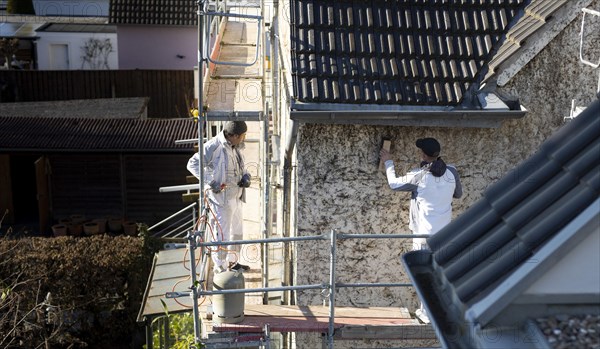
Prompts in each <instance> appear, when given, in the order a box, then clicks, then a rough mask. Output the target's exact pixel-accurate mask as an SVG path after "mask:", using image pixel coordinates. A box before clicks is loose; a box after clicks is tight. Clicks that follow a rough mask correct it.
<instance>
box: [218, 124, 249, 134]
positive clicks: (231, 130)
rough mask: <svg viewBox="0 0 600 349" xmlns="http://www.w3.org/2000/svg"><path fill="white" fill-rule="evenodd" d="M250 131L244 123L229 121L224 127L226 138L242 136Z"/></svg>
mask: <svg viewBox="0 0 600 349" xmlns="http://www.w3.org/2000/svg"><path fill="white" fill-rule="evenodd" d="M246 131H248V126H247V125H246V123H245V122H244V121H228V122H227V123H226V124H225V126H224V127H223V134H224V135H225V136H233V135H241V134H244V133H246Z"/></svg>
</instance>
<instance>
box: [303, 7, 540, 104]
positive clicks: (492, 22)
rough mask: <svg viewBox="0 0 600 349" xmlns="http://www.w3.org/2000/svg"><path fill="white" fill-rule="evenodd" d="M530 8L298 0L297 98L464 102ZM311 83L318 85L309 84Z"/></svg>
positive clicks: (428, 102) (423, 102) (374, 102)
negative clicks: (518, 17) (515, 22)
mask: <svg viewBox="0 0 600 349" xmlns="http://www.w3.org/2000/svg"><path fill="white" fill-rule="evenodd" d="M534 1H535V0H534ZM526 4H527V1H526V0H510V1H504V2H496V1H493V2H490V1H486V0H435V1H425V0H411V1H409V0H395V1H393V0H392V1H382V0H373V1H369V2H357V1H336V2H330V1H324V0H295V1H293V4H292V7H291V23H292V55H293V60H292V61H293V67H292V70H293V77H294V85H295V91H296V93H297V94H298V96H297V100H298V101H300V102H327V103H373V104H386V103H400V104H425V105H457V104H460V102H461V99H462V96H463V95H464V94H465V92H466V91H467V90H468V89H469V88H470V87H471V85H472V84H474V83H478V74H479V72H480V71H481V69H482V67H484V66H485V64H486V63H487V62H489V61H490V59H491V58H492V56H491V53H492V51H493V49H494V46H498V45H499V40H500V38H501V37H502V35H503V34H504V33H505V32H506V31H507V30H508V29H509V28H508V25H509V23H510V22H511V21H512V20H513V19H514V18H515V16H516V15H517V14H518V13H524V9H525V5H526ZM334 14H335V15H334ZM525 26H526V27H528V28H530V26H528V25H527V24H526V25H525ZM526 33H528V32H526ZM356 78H359V79H361V81H360V82H357V81H354V79H356ZM325 79H327V80H326V81H325ZM440 79H442V80H441V81H440ZM334 82H335V84H334ZM305 83H309V84H310V86H301V85H302V84H305ZM330 88H335V90H334V91H329V90H328V89H330Z"/></svg>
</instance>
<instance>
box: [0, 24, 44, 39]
mask: <svg viewBox="0 0 600 349" xmlns="http://www.w3.org/2000/svg"><path fill="white" fill-rule="evenodd" d="M39 26H41V24H40V23H30V22H2V23H0V38H19V39H35V38H36V37H37V34H36V33H35V31H36V29H37V28H38V27H39Z"/></svg>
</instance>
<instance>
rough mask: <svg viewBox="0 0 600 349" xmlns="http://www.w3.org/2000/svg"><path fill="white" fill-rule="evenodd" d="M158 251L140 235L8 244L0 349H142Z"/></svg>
mask: <svg viewBox="0 0 600 349" xmlns="http://www.w3.org/2000/svg"><path fill="white" fill-rule="evenodd" d="M153 253H154V251H153V250H152V249H151V248H150V247H149V244H148V240H146V239H145V238H140V237H128V236H116V237H112V236H108V235H96V236H92V237H84V238H75V237H70V236H67V237H58V238H41V237H33V238H19V239H13V240H10V239H0V291H1V292H2V293H1V298H0V348H36V347H41V348H67V347H69V348H73V349H74V348H117V349H118V348H138V347H141V344H142V343H143V340H144V334H143V330H144V329H143V327H142V326H140V325H139V324H136V317H137V313H138V311H139V309H140V305H141V301H142V297H143V293H144V288H145V286H146V283H147V278H148V275H149V271H150V267H151V261H152V256H153ZM48 295H50V296H49V297H48Z"/></svg>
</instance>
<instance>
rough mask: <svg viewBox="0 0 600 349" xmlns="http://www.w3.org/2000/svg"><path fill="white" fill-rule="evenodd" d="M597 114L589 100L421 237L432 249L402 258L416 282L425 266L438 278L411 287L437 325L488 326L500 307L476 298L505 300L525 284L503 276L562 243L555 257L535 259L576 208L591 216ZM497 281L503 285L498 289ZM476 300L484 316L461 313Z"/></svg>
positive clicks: (599, 144)
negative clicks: (445, 222)
mask: <svg viewBox="0 0 600 349" xmlns="http://www.w3.org/2000/svg"><path fill="white" fill-rule="evenodd" d="M598 115H600V101H596V102H594V103H593V104H591V105H590V106H589V107H588V108H587V109H586V110H585V111H584V112H583V113H581V114H580V115H579V116H578V117H577V118H575V120H574V121H571V122H570V123H569V124H568V125H566V126H565V127H563V128H562V129H560V130H559V131H558V132H557V133H555V134H554V135H553V136H552V137H550V138H549V139H548V140H547V141H545V142H544V143H543V144H542V146H541V148H540V149H539V150H538V151H537V152H536V153H535V154H534V155H533V156H532V157H531V158H529V159H527V160H526V161H524V162H523V163H521V164H520V165H519V166H517V167H516V168H515V169H514V170H513V171H511V172H510V173H509V174H508V175H506V176H504V177H503V178H502V179H501V180H500V181H499V182H497V183H495V184H494V185H492V186H491V187H490V188H489V189H488V190H487V191H486V192H485V193H484V195H483V198H482V199H480V200H479V201H478V202H476V203H475V204H474V205H472V206H471V208H469V210H467V211H466V212H465V213H463V214H462V215H461V216H459V217H458V218H457V219H456V220H454V221H452V222H451V223H450V224H448V225H447V226H446V227H445V228H444V229H442V230H441V231H439V232H438V233H437V234H435V235H434V236H432V237H430V238H429V239H428V240H427V242H428V244H429V246H430V248H431V251H423V252H421V251H415V252H410V253H408V254H407V255H406V256H405V257H404V259H405V261H406V262H407V264H408V265H409V269H410V271H409V273H411V274H412V275H411V278H416V279H417V280H418V278H419V276H418V275H416V273H423V272H424V273H425V274H427V272H425V270H429V273H430V274H431V275H432V278H433V279H435V280H438V281H436V282H428V283H427V285H425V284H423V283H419V282H418V281H417V283H418V284H419V285H417V289H419V288H422V287H424V289H422V290H423V291H424V292H425V291H426V290H429V295H428V296H426V295H424V293H422V294H421V297H423V298H425V300H424V303H426V304H428V305H429V306H431V308H430V309H436V308H437V310H438V311H437V312H436V311H435V310H434V311H433V313H434V314H432V315H433V318H436V317H438V319H444V321H441V322H442V323H439V324H438V325H439V326H441V327H444V326H445V325H444V323H446V322H450V323H454V324H463V323H467V322H468V323H473V322H475V323H478V324H479V325H481V326H485V325H486V324H488V323H489V322H490V321H492V320H493V318H492V316H493V315H491V314H498V313H499V312H500V311H502V310H503V309H501V308H500V309H499V307H498V304H495V303H493V302H487V303H486V304H485V305H484V304H483V303H484V302H481V303H478V302H480V301H481V300H482V299H484V298H486V297H491V295H492V294H493V298H494V299H496V300H502V302H504V303H505V304H508V303H510V302H511V301H512V300H513V299H514V298H515V297H517V296H519V294H518V293H517V292H516V291H515V292H513V290H514V289H517V286H519V287H521V288H523V287H525V288H526V287H527V286H523V285H521V284H519V285H515V284H513V282H511V280H512V279H509V278H511V277H512V276H513V274H514V273H515V272H516V271H517V270H519V269H523V268H524V266H526V265H527V264H531V263H533V262H535V263H537V264H541V263H543V262H544V261H545V260H547V259H549V258H550V259H551V258H553V257H554V256H555V255H556V254H558V253H561V251H560V248H561V247H563V245H559V246H556V248H557V250H556V251H555V255H551V254H549V255H548V256H547V257H544V258H542V257H540V256H539V253H540V251H541V250H543V249H545V248H546V246H547V243H548V242H549V241H551V240H553V239H554V238H555V237H556V236H557V235H558V234H561V233H562V232H563V230H565V231H566V232H567V233H569V234H575V233H574V232H573V231H570V230H569V229H566V228H565V227H567V225H569V224H573V222H575V221H576V220H577V219H578V218H579V217H580V215H581V214H582V212H584V211H586V210H589V209H590V208H591V209H592V211H595V216H596V217H598V214H599V212H600V211H599V207H598V201H597V200H598V197H600V162H598V154H600V133H599V132H598V130H600V118H598ZM596 220H597V218H596ZM596 223H597V221H596ZM579 238H580V239H582V235H581V234H580V235H579ZM566 241H569V243H570V244H575V243H576V242H574V241H572V239H567V240H566ZM562 252H563V253H564V251H562ZM427 255H428V256H427ZM419 268H420V269H419ZM419 270H420V271H419ZM535 274H536V273H535V272H532V273H530V274H529V275H525V276H522V277H521V279H522V280H525V281H526V282H533V281H535V280H536V277H539V276H540V275H535ZM430 281H431V280H430ZM525 281H521V282H525ZM501 284H503V285H504V286H503V288H502V289H501V290H498V289H497V288H498V286H499V285H501ZM434 295H435V296H434ZM428 297H430V298H429V299H427V298H428ZM431 297H433V298H431ZM511 297H512V298H511ZM436 303H437V304H436ZM477 304H478V308H480V309H479V311H478V312H477V314H485V316H486V318H481V317H477V316H478V315H477V314H475V313H471V314H470V315H469V318H467V316H466V315H465V314H466V313H467V311H468V310H469V309H470V307H472V306H474V305H477ZM484 306H486V307H488V308H485V309H484ZM440 311H441V312H443V313H441V312H440ZM482 316H483V315H482ZM446 325H447V324H446ZM446 330H447V329H446ZM442 332H444V330H443V331H442ZM443 335H444V334H442V336H443ZM446 335H450V333H449V332H447V333H446ZM455 340H456V338H455Z"/></svg>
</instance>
